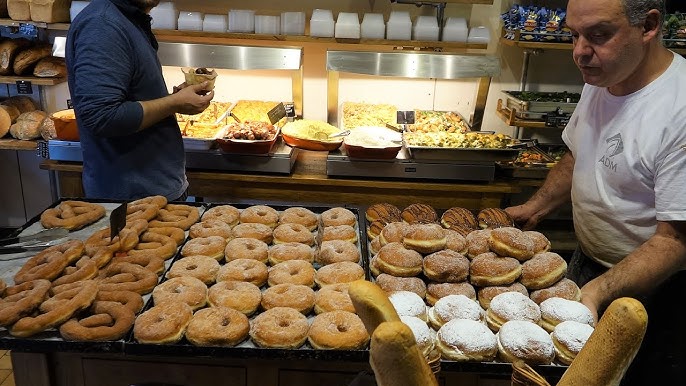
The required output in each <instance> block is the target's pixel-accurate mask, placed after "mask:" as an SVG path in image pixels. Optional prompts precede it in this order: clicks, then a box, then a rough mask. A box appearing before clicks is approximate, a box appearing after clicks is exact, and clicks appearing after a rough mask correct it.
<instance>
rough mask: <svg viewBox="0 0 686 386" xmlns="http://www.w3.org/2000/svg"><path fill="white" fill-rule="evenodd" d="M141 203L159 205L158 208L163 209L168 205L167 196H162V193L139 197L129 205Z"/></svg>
mask: <svg viewBox="0 0 686 386" xmlns="http://www.w3.org/2000/svg"><path fill="white" fill-rule="evenodd" d="M139 204H145V205H154V206H156V207H157V209H162V208H164V207H165V206H167V197H165V196H160V195H157V196H148V197H143V198H139V199H137V200H134V201H131V202H129V205H139Z"/></svg>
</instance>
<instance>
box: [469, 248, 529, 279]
mask: <svg viewBox="0 0 686 386" xmlns="http://www.w3.org/2000/svg"><path fill="white" fill-rule="evenodd" d="M521 274H522V264H521V263H520V262H519V261H517V259H513V258H512V257H499V256H498V255H496V254H495V253H493V252H488V253H482V254H480V255H479V256H477V257H475V258H474V259H473V260H472V264H471V265H470V266H469V282H470V283H472V284H474V285H476V286H480V287H487V286H494V285H508V284H512V283H514V282H515V280H517V279H519V276H521Z"/></svg>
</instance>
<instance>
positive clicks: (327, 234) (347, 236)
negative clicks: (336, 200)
mask: <svg viewBox="0 0 686 386" xmlns="http://www.w3.org/2000/svg"><path fill="white" fill-rule="evenodd" d="M357 239H358V238H357V230H356V229H355V228H354V227H352V226H350V225H334V226H328V227H324V229H322V241H329V240H343V241H348V242H351V243H356V242H357Z"/></svg>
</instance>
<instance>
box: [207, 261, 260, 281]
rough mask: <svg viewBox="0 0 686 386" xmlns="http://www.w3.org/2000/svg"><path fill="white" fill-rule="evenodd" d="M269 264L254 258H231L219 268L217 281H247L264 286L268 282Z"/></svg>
mask: <svg viewBox="0 0 686 386" xmlns="http://www.w3.org/2000/svg"><path fill="white" fill-rule="evenodd" d="M268 275H269V273H268V271H267V265H266V264H264V263H263V262H261V261H257V260H253V259H236V260H231V261H229V262H228V263H226V264H224V265H223V266H221V267H220V268H219V272H217V282H220V281H247V282H248V283H252V284H255V285H256V286H258V287H262V286H263V285H264V284H265V283H267V277H268Z"/></svg>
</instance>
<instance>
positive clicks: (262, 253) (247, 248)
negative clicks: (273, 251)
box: [223, 237, 269, 263]
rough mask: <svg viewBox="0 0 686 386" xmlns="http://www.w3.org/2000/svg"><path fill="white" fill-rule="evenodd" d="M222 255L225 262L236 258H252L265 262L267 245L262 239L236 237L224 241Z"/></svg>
mask: <svg viewBox="0 0 686 386" xmlns="http://www.w3.org/2000/svg"><path fill="white" fill-rule="evenodd" d="M223 255H224V258H225V259H226V261H227V262H229V261H232V260H236V259H252V260H257V261H260V262H262V263H266V262H267V259H268V257H269V246H267V244H266V243H265V242H264V241H260V240H257V239H252V238H247V237H238V238H235V239H233V240H229V242H228V243H226V248H224V251H223Z"/></svg>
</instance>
